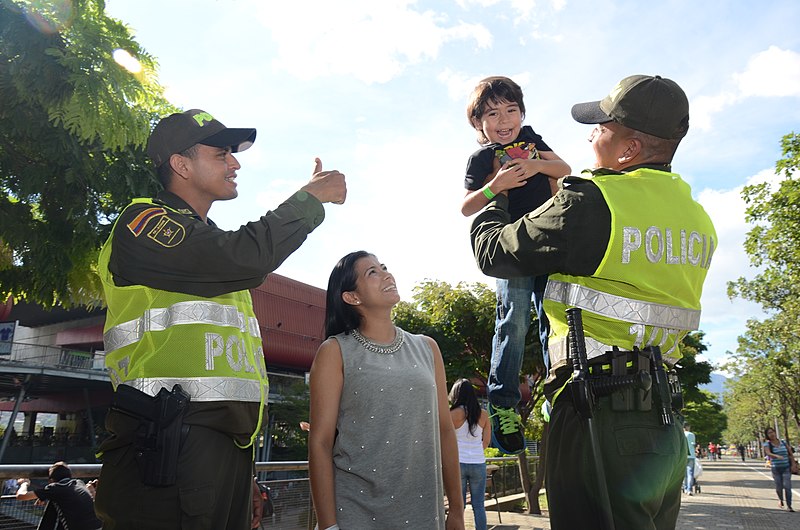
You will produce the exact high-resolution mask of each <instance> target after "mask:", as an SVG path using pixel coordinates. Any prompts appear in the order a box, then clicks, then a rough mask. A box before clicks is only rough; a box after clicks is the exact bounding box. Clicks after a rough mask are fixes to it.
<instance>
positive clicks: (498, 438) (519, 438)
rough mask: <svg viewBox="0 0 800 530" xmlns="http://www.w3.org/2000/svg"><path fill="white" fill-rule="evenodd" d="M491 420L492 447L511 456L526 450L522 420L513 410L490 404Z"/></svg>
mask: <svg viewBox="0 0 800 530" xmlns="http://www.w3.org/2000/svg"><path fill="white" fill-rule="evenodd" d="M489 419H490V420H491V422H492V446H493V447H496V448H498V449H500V450H501V451H502V452H504V453H506V454H509V455H517V454H519V453H521V452H522V451H524V450H525V436H524V435H523V434H522V419H521V418H520V417H519V414H517V411H516V410H514V409H513V408H507V409H506V408H502V407H493V406H492V404H491V403H489Z"/></svg>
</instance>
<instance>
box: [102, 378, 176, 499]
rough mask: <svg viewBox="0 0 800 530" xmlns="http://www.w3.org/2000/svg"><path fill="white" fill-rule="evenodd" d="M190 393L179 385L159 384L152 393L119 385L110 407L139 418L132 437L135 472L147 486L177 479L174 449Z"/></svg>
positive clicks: (164, 483)
mask: <svg viewBox="0 0 800 530" xmlns="http://www.w3.org/2000/svg"><path fill="white" fill-rule="evenodd" d="M190 399H191V398H190V396H189V394H187V393H186V392H184V391H183V388H181V385H175V386H173V387H172V391H169V390H167V389H166V388H162V389H161V390H159V392H158V394H157V395H156V396H155V397H153V396H149V395H147V394H145V393H144V392H140V391H139V390H136V389H135V388H133V387H131V386H128V385H124V384H122V385H119V386H118V387H117V391H116V393H115V394H114V401H113V403H112V408H114V409H118V410H120V411H121V412H124V413H125V414H128V415H130V416H133V417H135V418H137V419H138V420H139V428H138V429H137V431H136V437H135V439H134V448H135V449H136V463H137V464H138V466H139V476H140V478H141V481H142V483H143V484H145V485H147V486H171V485H173V484H175V482H176V480H177V470H178V453H179V451H180V448H181V442H182V441H183V438H184V437H185V434H186V433H187V432H188V425H187V426H184V425H183V416H184V415H185V414H186V409H187V406H188V405H189V401H190Z"/></svg>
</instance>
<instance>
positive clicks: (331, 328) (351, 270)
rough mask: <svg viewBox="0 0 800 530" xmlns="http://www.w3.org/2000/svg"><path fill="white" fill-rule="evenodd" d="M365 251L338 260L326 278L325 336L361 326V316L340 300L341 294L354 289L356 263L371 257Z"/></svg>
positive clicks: (352, 253)
mask: <svg viewBox="0 0 800 530" xmlns="http://www.w3.org/2000/svg"><path fill="white" fill-rule="evenodd" d="M372 255H373V254H370V253H369V252H367V251H365V250H358V251H356V252H351V253H350V254H348V255H347V256H345V257H343V258H342V259H340V260H339V263H337V264H336V266H335V267H334V268H333V271H332V272H331V276H330V278H328V292H327V293H326V295H325V336H326V337H332V336H334V335H338V334H339V333H343V332H349V331H350V330H353V329H356V328H358V326H359V324H361V315H360V314H359V312H358V311H356V309H355V308H354V307H353V306H351V305H350V304H348V303H345V301H344V300H342V293H345V292H347V291H355V289H356V262H357V261H358V260H360V259H361V258H366V257H367V256H372Z"/></svg>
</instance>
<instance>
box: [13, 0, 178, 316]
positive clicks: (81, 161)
mask: <svg viewBox="0 0 800 530" xmlns="http://www.w3.org/2000/svg"><path fill="white" fill-rule="evenodd" d="M104 7H105V4H104V2H103V1H102V0H72V1H71V2H70V1H57V0H39V1H36V2H33V1H22V0H18V1H12V0H0V101H2V105H0V227H2V228H0V300H5V299H6V297H7V296H9V295H13V296H14V297H15V298H17V299H23V300H27V301H30V302H35V303H39V304H42V305H44V306H52V305H54V304H56V303H60V304H62V305H65V306H70V305H73V304H78V303H92V302H94V301H96V300H97V299H98V297H99V291H100V289H99V286H98V284H97V279H96V275H95V270H94V269H95V265H96V256H97V250H98V249H99V247H100V245H101V244H102V243H103V241H104V239H105V237H106V236H107V234H108V232H109V229H110V223H111V221H112V220H113V219H114V218H115V216H116V215H117V214H118V213H119V211H120V210H121V209H122V208H123V207H124V206H125V204H127V202H128V200H129V199H130V198H131V197H132V196H142V195H151V194H152V192H153V191H154V190H155V189H157V182H156V180H155V178H154V175H153V174H152V171H151V169H150V167H149V165H148V162H147V159H146V156H145V153H144V146H145V144H146V141H147V136H148V133H149V131H150V129H151V127H152V125H153V124H154V122H155V121H156V120H157V119H158V117H159V116H162V115H164V114H168V113H169V112H172V111H174V110H175V109H174V108H173V107H172V106H171V105H170V104H169V103H168V102H167V101H166V100H165V99H164V97H163V89H162V87H161V86H160V85H159V84H158V82H157V80H156V73H155V68H156V65H155V61H154V60H153V58H152V57H150V56H149V55H148V54H147V53H145V51H144V50H143V49H142V48H141V47H140V46H139V44H138V43H136V41H134V40H133V38H132V37H131V35H130V32H129V30H128V28H127V27H126V26H124V25H123V24H122V23H121V22H119V21H117V20H114V19H112V18H109V17H107V16H106V15H105V13H104ZM115 50H125V51H126V52H127V53H128V54H129V55H130V56H133V57H135V58H136V59H137V60H138V64H139V65H140V67H141V70H140V71H139V72H138V73H133V72H131V71H129V70H128V69H125V68H123V67H122V66H121V65H120V64H118V63H117V62H116V61H115V60H114V57H113V54H114V52H115Z"/></svg>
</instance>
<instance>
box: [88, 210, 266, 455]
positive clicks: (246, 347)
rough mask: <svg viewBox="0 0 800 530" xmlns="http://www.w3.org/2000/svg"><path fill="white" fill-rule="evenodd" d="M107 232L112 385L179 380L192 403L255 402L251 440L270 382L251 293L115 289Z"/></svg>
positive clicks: (103, 274) (149, 389)
mask: <svg viewBox="0 0 800 530" xmlns="http://www.w3.org/2000/svg"><path fill="white" fill-rule="evenodd" d="M136 203H149V204H154V203H153V202H152V201H151V200H150V199H134V201H133V203H132V204H136ZM158 206H159V207H161V208H167V207H166V206H164V205H163V204H159V205H158ZM114 228H115V229H116V226H115V227H114ZM113 234H114V233H113V230H112V234H111V236H110V237H109V238H108V240H107V241H106V242H105V244H104V245H103V248H102V249H101V251H100V256H99V260H98V269H99V274H100V279H101V280H102V283H103V290H104V292H105V298H106V303H107V305H108V311H107V314H106V322H105V327H104V330H103V340H104V342H105V349H106V358H105V360H106V367H107V368H108V372H109V375H110V377H111V381H112V384H113V385H114V388H115V389H116V387H117V386H118V385H120V384H125V385H130V386H132V387H134V388H136V389H138V390H141V391H142V392H145V393H147V394H149V395H152V396H155V395H156V394H157V393H158V391H159V390H160V389H161V388H162V387H164V388H166V389H167V390H171V389H172V387H173V386H174V385H175V384H180V385H181V386H182V387H183V389H184V391H186V392H187V393H188V394H189V395H190V396H191V399H192V402H211V401H237V402H254V403H260V407H259V418H258V424H257V425H256V428H255V431H254V432H253V434H252V436H251V439H250V444H252V442H253V440H254V439H255V436H256V434H257V433H258V432H259V431H260V428H261V420H262V415H263V410H264V405H265V404H266V402H267V396H268V392H269V383H268V380H267V368H266V364H265V362H264V351H263V346H262V341H261V331H260V328H259V325H258V320H257V319H256V316H255V313H254V311H253V302H252V299H251V298H250V292H249V291H248V290H244V291H236V292H232V293H227V294H223V295H219V296H215V297H213V298H204V297H201V296H196V295H190V294H185V293H178V292H171V291H163V290H160V289H153V288H151V287H147V286H144V285H130V286H124V287H119V286H117V285H115V284H114V280H113V278H112V274H111V272H110V271H109V269H108V264H109V259H110V257H111V247H112V239H113V237H114V235H113Z"/></svg>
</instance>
